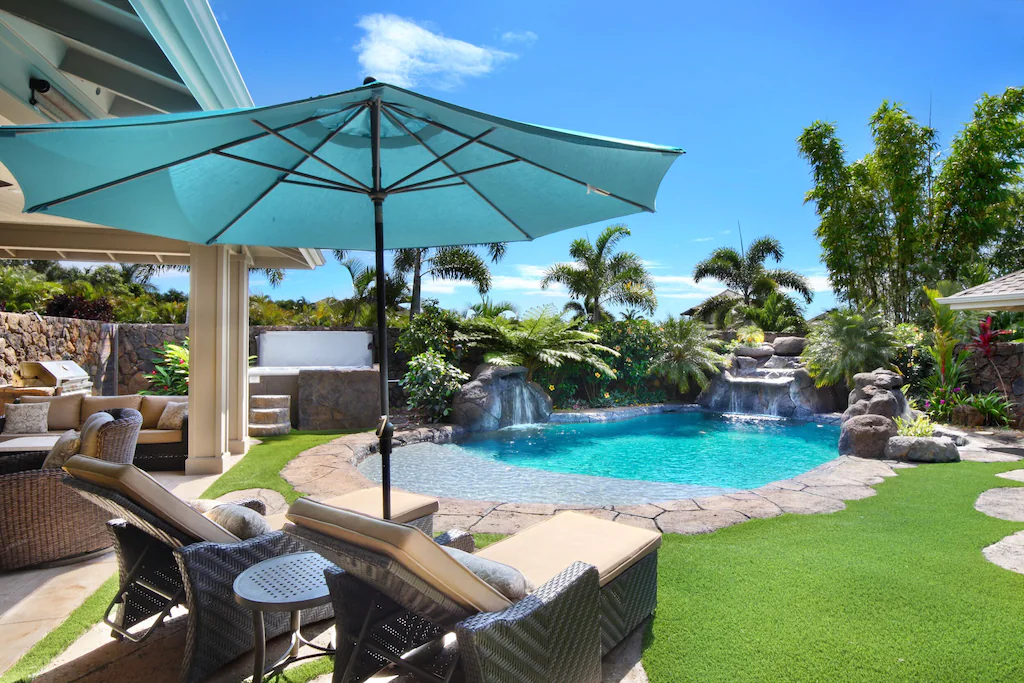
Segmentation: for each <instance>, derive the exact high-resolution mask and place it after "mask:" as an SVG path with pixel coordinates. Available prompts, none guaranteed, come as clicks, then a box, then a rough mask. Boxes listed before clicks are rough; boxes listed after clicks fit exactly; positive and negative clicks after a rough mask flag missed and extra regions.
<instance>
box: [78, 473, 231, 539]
mask: <svg viewBox="0 0 1024 683" xmlns="http://www.w3.org/2000/svg"><path fill="white" fill-rule="evenodd" d="M64 471H65V472H67V473H68V474H70V475H71V476H72V477H74V478H75V479H80V480H82V481H85V482H88V483H90V484H94V485H96V486H103V487H105V488H108V489H112V490H114V491H117V492H118V493H120V494H121V495H123V496H124V497H126V498H128V499H129V500H130V501H132V502H133V503H135V504H136V505H138V506H139V507H142V508H145V509H146V510H148V511H149V512H151V513H152V514H153V515H155V516H156V517H159V518H160V519H162V520H164V521H165V522H167V523H168V524H170V525H171V526H173V527H174V528H176V529H178V530H179V531H181V532H182V533H184V534H186V535H187V536H189V537H191V538H194V539H196V540H197V541H213V542H214V543H237V542H238V541H239V538H238V537H237V536H235V535H234V534H232V533H231V532H230V531H228V530H227V529H225V528H224V527H222V526H220V525H219V524H217V523H216V522H213V521H211V520H209V519H207V518H206V517H203V516H202V515H201V514H199V513H198V512H196V511H195V510H193V509H192V508H190V507H189V506H188V504H187V503H186V502H185V501H183V500H181V499H180V498H178V497H177V496H175V495H174V494H173V493H171V492H170V491H168V490H167V489H165V488H164V487H163V486H161V485H160V483H159V482H158V481H157V480H156V479H154V478H153V477H151V476H149V475H148V474H147V473H146V472H143V471H142V470H140V469H139V468H138V467H136V466H135V465H123V464H120V463H114V462H106V461H104V460H98V459H96V458H87V457H84V456H82V455H76V456H73V457H72V458H71V459H70V460H68V461H67V462H66V463H64Z"/></svg>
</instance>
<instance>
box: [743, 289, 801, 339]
mask: <svg viewBox="0 0 1024 683" xmlns="http://www.w3.org/2000/svg"><path fill="white" fill-rule="evenodd" d="M736 311H737V312H739V314H740V315H742V316H743V317H744V318H746V319H747V320H749V321H750V322H752V323H754V324H755V325H757V326H758V327H760V328H761V329H762V330H768V331H770V332H786V333H789V334H801V333H802V332H803V331H804V326H805V321H804V310H803V307H802V306H801V305H800V303H799V302H798V301H797V300H796V299H794V298H793V297H791V296H790V295H788V294H786V293H785V292H780V291H779V290H773V291H771V292H769V293H768V296H766V297H764V299H762V300H761V301H755V302H754V303H752V304H749V305H747V304H741V303H737V305H736Z"/></svg>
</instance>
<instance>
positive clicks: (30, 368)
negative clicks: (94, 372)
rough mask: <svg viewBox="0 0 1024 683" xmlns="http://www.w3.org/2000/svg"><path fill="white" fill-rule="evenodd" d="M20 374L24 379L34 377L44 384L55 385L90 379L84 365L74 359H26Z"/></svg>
mask: <svg viewBox="0 0 1024 683" xmlns="http://www.w3.org/2000/svg"><path fill="white" fill-rule="evenodd" d="M20 374H21V378H22V379H23V380H28V379H34V380H35V381H36V382H37V383H39V384H41V385H43V386H53V387H59V386H61V385H63V384H69V383H71V382H84V381H88V379H89V375H88V374H87V373H86V372H85V370H83V369H82V366H81V365H79V364H78V363H76V362H74V361H72V360H40V361H24V362H23V363H22V364H21V373H20Z"/></svg>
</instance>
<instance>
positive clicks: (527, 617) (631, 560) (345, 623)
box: [285, 499, 661, 683]
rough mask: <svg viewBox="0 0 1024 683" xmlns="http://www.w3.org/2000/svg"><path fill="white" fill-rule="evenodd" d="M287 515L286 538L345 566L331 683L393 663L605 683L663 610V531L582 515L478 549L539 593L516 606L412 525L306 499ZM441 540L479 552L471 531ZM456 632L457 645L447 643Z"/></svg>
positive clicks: (337, 573)
mask: <svg viewBox="0 0 1024 683" xmlns="http://www.w3.org/2000/svg"><path fill="white" fill-rule="evenodd" d="M287 518H288V520H289V521H290V522H291V524H289V525H287V526H286V527H285V533H287V534H289V535H292V536H295V537H297V538H299V539H300V540H302V542H303V543H304V544H306V545H307V546H309V547H310V548H311V549H313V550H315V551H316V552H318V553H320V554H321V555H323V556H324V557H326V558H328V559H329V560H331V561H332V562H333V563H334V564H336V565H337V566H338V567H339V568H340V569H337V570H333V569H328V570H327V571H326V572H325V575H326V577H327V583H328V586H329V588H330V591H331V595H332V598H333V603H334V615H335V620H336V624H337V635H336V638H337V653H336V655H335V667H334V683H353V682H356V681H365V680H366V679H367V678H368V677H369V676H371V675H373V674H374V673H375V672H377V671H379V670H381V669H382V668H384V667H386V666H389V665H390V666H393V667H395V668H396V669H398V670H399V671H401V672H403V673H410V674H412V675H413V676H415V677H417V679H419V680H424V681H436V682H438V683H441V682H445V681H448V680H450V679H451V677H452V676H453V674H454V673H455V671H456V669H457V668H461V673H462V674H463V676H464V679H465V680H466V681H467V682H469V683H478V682H487V683H493V682H502V683H504V682H506V681H508V682H509V683H512V682H515V683H525V682H530V681H537V682H538V683H541V682H545V683H547V682H551V681H558V682H559V683H567V682H575V681H581V682H583V681H599V680H600V678H601V658H602V657H603V656H604V655H605V654H607V653H608V651H609V650H611V649H612V648H613V647H614V646H615V645H616V644H618V643H619V642H621V641H622V640H623V639H624V638H625V637H626V636H627V635H628V634H629V633H630V632H631V631H632V630H633V629H634V628H636V627H637V626H638V625H639V624H640V623H642V622H643V620H644V619H646V618H647V617H648V616H649V615H651V614H652V613H653V611H654V608H655V606H656V604H657V562H658V560H657V549H658V547H659V546H660V544H661V535H660V534H658V533H656V532H653V531H648V530H645V529H639V528H636V527H631V526H625V525H621V524H615V523H614V522H609V521H606V520H600V519H596V518H594V517H590V516H587V515H583V514H579V513H573V512H564V513H562V514H560V515H557V516H555V517H553V518H551V519H549V520H547V521H545V522H542V523H540V524H537V525H535V526H533V527H530V528H529V529H526V530H524V531H521V532H519V533H518V534H516V535H514V536H511V537H509V538H507V539H505V540H503V541H500V542H498V543H496V544H494V545H492V546H489V547H488V548H485V549H484V550H482V551H480V552H478V553H476V555H478V556H480V557H486V558H488V559H492V560H496V561H499V562H502V563H504V564H508V565H511V566H514V567H516V568H517V569H519V570H520V571H521V572H522V573H523V574H524V575H525V576H526V577H527V578H528V579H530V580H531V581H532V582H533V583H534V585H537V586H539V587H538V588H537V589H536V590H535V591H534V592H532V593H531V594H529V595H527V596H526V597H525V598H523V599H521V600H519V601H517V602H514V603H513V602H512V601H510V600H508V599H507V598H505V597H504V596H503V595H501V594H500V593H498V592H497V591H496V590H495V589H493V588H491V586H490V585H488V584H487V583H485V582H484V581H483V580H482V579H480V578H478V577H477V576H476V575H475V574H473V573H472V572H470V571H469V570H468V569H466V567H464V566H463V565H462V564H460V563H459V562H458V561H457V560H456V559H455V558H454V557H452V556H451V555H450V554H448V553H447V552H445V551H444V550H443V549H441V548H440V546H439V545H438V544H437V543H436V542H435V541H433V540H432V539H430V538H429V537H428V536H426V535H425V534H423V533H422V532H420V531H419V530H417V529H414V528H412V527H409V526H406V525H402V524H395V523H392V522H385V521H383V520H379V519H372V518H368V517H366V516H363V515H359V514H357V513H353V512H350V511H346V510H340V509H337V508H332V507H330V506H327V505H324V504H322V503H316V502H314V501H310V500H307V499H300V500H298V501H296V502H295V503H293V504H292V506H291V508H290V509H289V511H288V514H287ZM440 540H441V541H442V543H444V544H456V545H461V546H462V547H463V549H466V547H467V545H468V547H469V549H471V548H472V537H471V536H469V534H466V533H465V532H449V533H448V534H446V535H445V536H444V537H443V538H441V539H440ZM467 541H468V543H467ZM451 632H454V633H455V645H454V647H453V646H452V645H451V644H450V643H448V644H446V643H445V641H444V638H443V637H444V636H445V634H448V633H451ZM438 651H439V654H436V655H434V656H430V657H426V660H425V661H420V660H422V659H423V658H422V657H419V656H418V655H421V654H422V655H426V654H427V653H430V652H435V653H436V652H438ZM410 653H411V654H410Z"/></svg>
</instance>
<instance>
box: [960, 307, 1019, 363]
mask: <svg viewBox="0 0 1024 683" xmlns="http://www.w3.org/2000/svg"><path fill="white" fill-rule="evenodd" d="M1009 334H1013V332H1012V331H1011V330H993V329H992V316H988V317H987V318H985V319H984V320H982V321H981V322H979V323H978V331H977V332H975V333H974V334H973V335H971V341H970V343H969V344H967V348H968V349H971V350H972V351H979V352H980V353H981V354H982V355H983V356H985V358H991V357H992V356H993V355H995V352H996V343H997V342H998V341H999V338H1000V337H1003V336H1006V335H1009Z"/></svg>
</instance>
